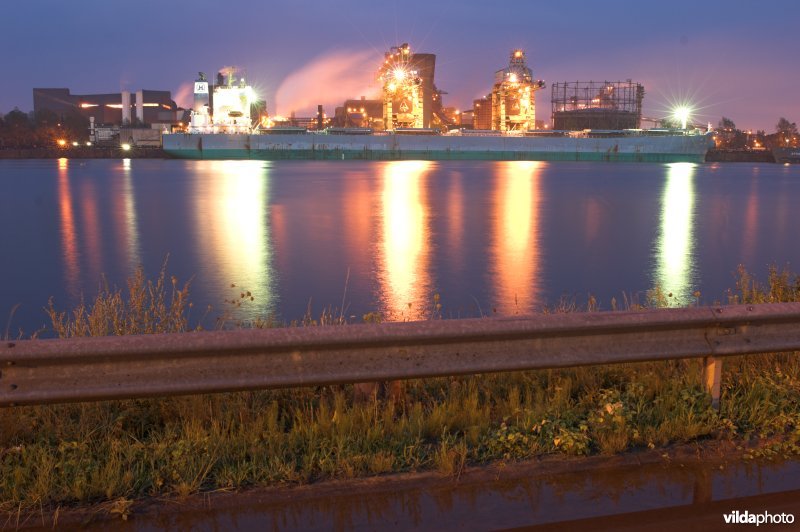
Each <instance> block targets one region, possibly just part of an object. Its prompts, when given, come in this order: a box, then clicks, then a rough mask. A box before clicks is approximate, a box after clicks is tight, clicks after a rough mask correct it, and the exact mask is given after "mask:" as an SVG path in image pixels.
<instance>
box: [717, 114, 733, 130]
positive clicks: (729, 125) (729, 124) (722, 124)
mask: <svg viewBox="0 0 800 532" xmlns="http://www.w3.org/2000/svg"><path fill="white" fill-rule="evenodd" d="M717 127H718V129H721V130H723V131H735V130H736V124H734V123H733V120H731V119H730V118H728V117H725V116H723V117H722V119H721V120H720V121H719V124H718V125H717Z"/></svg>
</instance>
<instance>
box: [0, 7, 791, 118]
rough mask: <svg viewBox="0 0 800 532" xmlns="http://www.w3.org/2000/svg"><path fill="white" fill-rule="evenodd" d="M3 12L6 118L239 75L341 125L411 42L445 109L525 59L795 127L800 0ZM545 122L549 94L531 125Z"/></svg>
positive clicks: (548, 69) (550, 74)
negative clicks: (382, 66) (383, 62)
mask: <svg viewBox="0 0 800 532" xmlns="http://www.w3.org/2000/svg"><path fill="white" fill-rule="evenodd" d="M122 6H124V8H123V7H122ZM2 14H3V17H2V20H3V25H2V30H1V31H0V49H1V50H2V56H0V57H2V59H0V65H1V67H2V73H1V74H0V112H3V113H6V112H8V111H10V110H11V109H13V108H14V107H15V106H16V107H19V108H20V109H22V110H24V111H28V110H31V109H32V107H33V99H32V95H31V89H32V88H33V87H68V88H70V89H71V90H72V92H73V93H74V94H84V93H102V92H118V91H120V90H121V89H127V90H132V91H135V90H138V89H156V90H158V89H160V90H170V91H172V93H173V98H174V99H175V100H176V101H177V102H178V104H180V105H184V106H188V105H189V104H190V101H191V95H190V89H189V87H190V82H191V81H193V80H194V79H195V77H196V76H197V72H198V71H204V72H206V73H208V74H209V75H211V74H213V73H214V72H216V71H217V70H219V69H220V68H222V67H224V66H229V65H233V66H237V67H241V68H243V69H245V70H246V72H247V75H248V79H249V81H250V82H251V83H252V84H253V85H254V86H255V88H256V90H257V91H258V92H259V94H260V95H261V96H262V97H263V98H264V99H266V101H267V105H268V110H269V112H270V113H271V114H276V113H277V114H282V115H288V114H289V112H290V111H292V110H295V111H296V112H297V114H298V116H310V115H311V114H312V112H311V110H312V109H316V104H317V103H322V104H325V106H326V111H327V112H328V113H329V114H332V113H333V105H335V104H339V105H340V104H341V102H342V101H343V100H344V99H345V98H348V97H356V98H357V97H359V96H361V95H364V96H367V97H370V96H371V95H374V94H377V85H376V83H375V81H374V77H375V71H376V68H377V66H378V62H379V61H380V59H381V57H382V53H383V52H384V51H385V50H387V49H388V48H389V47H390V46H392V45H396V44H401V43H403V42H408V43H409V44H410V45H411V48H412V50H413V51H417V52H429V53H435V54H437V63H436V84H437V86H438V87H439V88H440V89H442V90H444V91H446V92H447V93H448V94H447V95H446V96H445V100H444V101H445V105H453V106H456V107H458V108H461V109H465V108H469V107H471V102H472V99H474V98H477V97H479V96H482V95H485V94H486V93H487V92H488V91H489V90H490V88H491V83H492V80H493V73H494V71H495V70H498V69H500V68H503V67H504V66H505V65H506V64H507V62H508V54H509V52H510V51H511V49H513V48H517V47H519V48H523V49H525V50H526V52H527V55H528V64H529V66H530V67H531V68H532V69H533V72H534V76H535V77H536V78H539V79H544V80H545V81H546V82H548V83H551V82H555V81H567V80H569V81H578V80H580V81H589V80H596V81H604V80H609V81H616V80H626V79H632V80H634V81H638V82H640V83H642V84H643V85H644V86H645V89H646V91H647V92H646V96H645V101H644V105H645V113H644V114H645V116H648V117H662V116H666V115H667V114H668V109H669V108H670V107H671V104H672V103H676V102H679V101H684V100H689V101H691V102H692V103H693V104H694V106H695V107H696V108H698V111H697V112H696V114H695V122H696V123H703V124H704V123H706V122H709V121H710V122H713V123H714V124H716V123H717V122H718V121H719V119H720V117H721V116H727V117H729V118H731V119H733V120H734V121H735V123H736V125H737V126H738V127H739V128H742V129H754V130H755V129H765V130H767V131H768V132H772V131H774V128H775V124H776V123H777V121H778V118H779V117H781V116H784V117H786V118H788V119H789V120H791V121H795V122H800V104H798V95H799V94H800V90H799V89H798V88H799V87H800V56H798V51H799V50H800V28H798V23H800V2H796V1H795V0H784V1H776V0H764V1H761V2H756V1H746V0H730V1H723V0H707V1H700V0H694V1H682V0H680V1H679V0H676V1H672V2H669V1H643V0H639V1H587V0H569V1H563V2H562V1H557V0H548V1H543V2H540V1H522V0H520V1H513V0H500V1H471V0H461V1H458V0H448V1H432V0H427V1H419V0H405V1H395V0H389V1H377V0H338V1H331V0H327V1H326V0H291V1H284V2H272V1H265V0H228V1H219V0H214V1H211V0H195V1H193V2H184V1H178V0H166V1H165V0H160V1H155V0H133V1H131V2H120V1H115V0H73V1H62V0H26V1H24V2H23V1H8V2H3V8H2ZM549 115H550V90H549V88H548V89H545V90H544V91H543V92H541V93H539V95H538V97H537V118H539V119H543V118H544V119H549ZM646 125H647V124H646Z"/></svg>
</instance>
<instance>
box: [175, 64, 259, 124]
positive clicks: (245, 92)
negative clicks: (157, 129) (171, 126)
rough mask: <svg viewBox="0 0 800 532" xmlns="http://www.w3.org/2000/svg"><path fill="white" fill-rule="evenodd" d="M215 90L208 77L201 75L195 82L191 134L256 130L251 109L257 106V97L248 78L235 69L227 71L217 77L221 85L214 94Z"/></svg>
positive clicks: (217, 86) (215, 87) (218, 83)
mask: <svg viewBox="0 0 800 532" xmlns="http://www.w3.org/2000/svg"><path fill="white" fill-rule="evenodd" d="M211 89H212V87H211V86H210V85H209V83H208V80H207V79H206V76H205V74H203V73H202V72H200V76H199V78H198V79H197V80H196V81H195V82H194V105H193V106H192V113H191V118H190V122H189V132H191V133H250V132H251V131H252V129H253V123H252V120H251V118H250V106H251V105H252V104H254V103H256V97H255V92H254V91H253V88H252V87H251V86H249V85H248V84H247V82H246V81H245V78H244V75H243V74H242V73H240V72H237V71H236V70H235V69H233V68H226V69H224V70H223V71H221V72H220V73H219V74H217V84H216V85H215V86H213V91H212V90H211ZM209 108H210V109H211V115H210V116H209Z"/></svg>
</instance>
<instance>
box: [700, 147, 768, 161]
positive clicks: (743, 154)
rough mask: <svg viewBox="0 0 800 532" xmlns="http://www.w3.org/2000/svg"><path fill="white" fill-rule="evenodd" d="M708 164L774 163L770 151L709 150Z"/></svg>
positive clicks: (707, 155)
mask: <svg viewBox="0 0 800 532" xmlns="http://www.w3.org/2000/svg"><path fill="white" fill-rule="evenodd" d="M706 162H707V163H774V162H775V157H774V156H773V155H772V152H771V151H770V150H709V151H708V153H707V154H706Z"/></svg>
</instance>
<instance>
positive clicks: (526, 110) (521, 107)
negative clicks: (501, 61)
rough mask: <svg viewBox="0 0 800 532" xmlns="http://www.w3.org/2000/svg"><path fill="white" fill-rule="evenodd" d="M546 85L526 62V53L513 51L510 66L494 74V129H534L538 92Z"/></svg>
mask: <svg viewBox="0 0 800 532" xmlns="http://www.w3.org/2000/svg"><path fill="white" fill-rule="evenodd" d="M542 87H544V82H543V81H538V80H537V81H534V79H533V74H532V73H531V69H530V68H528V66H527V65H526V64H525V52H524V51H522V50H514V51H512V52H511V57H510V59H509V61H508V67H506V68H504V69H502V70H498V71H497V72H496V73H495V75H494V87H492V129H494V130H497V131H527V130H529V129H535V128H536V123H535V120H534V118H535V115H536V97H535V91H536V90H538V89H540V88H542Z"/></svg>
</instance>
